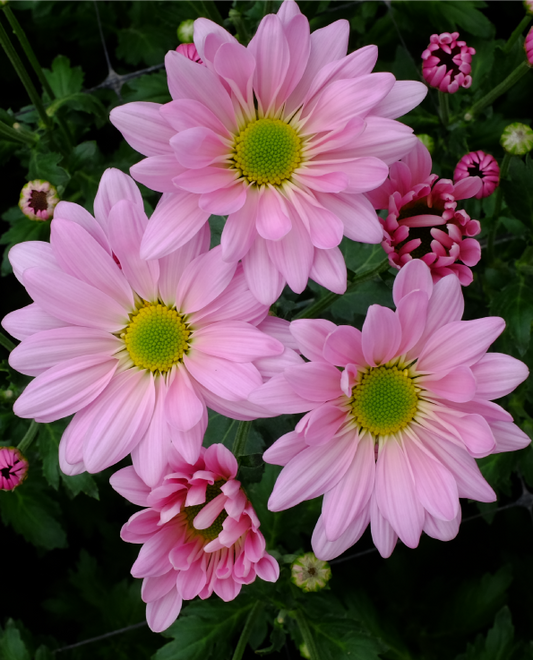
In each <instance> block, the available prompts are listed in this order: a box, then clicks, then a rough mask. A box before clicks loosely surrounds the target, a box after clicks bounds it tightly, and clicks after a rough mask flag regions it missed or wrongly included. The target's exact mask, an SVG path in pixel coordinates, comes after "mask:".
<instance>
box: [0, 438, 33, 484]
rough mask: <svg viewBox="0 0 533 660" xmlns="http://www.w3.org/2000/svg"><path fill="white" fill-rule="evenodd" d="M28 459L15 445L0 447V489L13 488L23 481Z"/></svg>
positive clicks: (26, 471)
mask: <svg viewBox="0 0 533 660" xmlns="http://www.w3.org/2000/svg"><path fill="white" fill-rule="evenodd" d="M27 473H28V461H27V460H26V459H25V458H24V456H23V455H22V454H21V453H20V451H19V450H18V449H17V448H16V447H0V490H13V489H14V488H16V487H17V486H20V484H21V483H22V482H23V481H24V479H25V478H26V476H27Z"/></svg>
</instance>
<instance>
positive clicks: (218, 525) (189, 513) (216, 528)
mask: <svg viewBox="0 0 533 660" xmlns="http://www.w3.org/2000/svg"><path fill="white" fill-rule="evenodd" d="M225 483H226V482H225V481H224V479H219V480H218V481H215V483H214V484H213V485H211V484H208V486H207V488H206V490H205V502H204V503H203V504H196V505H195V506H186V507H185V508H184V509H183V513H184V514H185V516H186V518H187V523H188V527H189V529H190V530H192V531H194V533H195V534H199V535H200V536H203V537H204V539H205V540H206V541H213V540H214V539H216V538H217V537H218V535H219V534H220V532H221V531H222V523H223V522H224V520H226V518H227V517H228V514H227V513H226V511H225V510H224V511H222V512H221V513H219V515H218V516H217V518H216V520H215V522H214V523H213V524H212V525H211V526H210V527H208V528H207V529H196V527H195V526H194V524H193V521H194V519H195V518H196V516H197V515H198V514H199V513H200V511H201V510H202V509H203V508H204V506H205V505H206V504H208V503H209V502H211V501H212V500H214V499H215V497H217V496H218V495H220V493H221V492H222V491H221V490H220V489H221V487H222V486H223V485H224V484H225Z"/></svg>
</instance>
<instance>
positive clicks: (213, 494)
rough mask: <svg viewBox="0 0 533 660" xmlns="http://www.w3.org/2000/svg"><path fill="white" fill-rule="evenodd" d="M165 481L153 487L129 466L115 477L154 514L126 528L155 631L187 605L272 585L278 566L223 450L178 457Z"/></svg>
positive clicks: (124, 535)
mask: <svg viewBox="0 0 533 660" xmlns="http://www.w3.org/2000/svg"><path fill="white" fill-rule="evenodd" d="M169 463H170V464H169V467H168V470H167V471H166V473H165V475H164V478H163V479H162V480H161V481H160V483H159V484H158V485H156V486H155V487H154V488H148V487H147V486H146V485H145V484H144V483H143V482H142V480H141V479H140V478H139V477H138V475H137V474H136V472H135V470H134V469H133V468H131V467H127V468H124V469H123V470H119V472H117V473H116V474H114V475H113V476H112V477H111V485H112V486H113V488H114V489H115V490H116V491H118V492H119V493H120V494H121V495H123V496H124V497H125V498H126V499H128V500H130V501H131V502H133V503H134V504H138V505H140V506H144V507H149V508H146V509H144V510H143V511H139V512H138V513H136V514H135V515H133V516H132V517H131V518H130V520H129V521H128V522H127V523H126V524H125V525H124V527H123V528H122V532H121V536H122V538H123V540H124V541H127V542H129V543H142V544H143V547H142V548H141V551H140V553H139V557H138V558H137V560H136V562H135V563H134V565H133V567H132V569H131V573H132V575H133V576H134V577H137V578H144V580H143V586H142V598H143V600H144V602H145V603H147V606H146V618H147V620H148V625H149V626H150V628H151V629H152V630H153V631H154V632H161V631H162V630H165V629H166V628H168V626H170V624H171V623H173V621H174V620H175V618H176V617H177V616H178V614H179V612H180V610H181V605H182V601H183V600H191V599H192V598H195V597H196V596H200V598H202V599H205V598H209V596H211V594H212V593H213V591H214V592H215V593H216V594H217V595H218V596H220V598H222V600H224V601H230V600H233V599H234V598H236V596H237V595H238V594H239V592H240V590H241V587H242V585H243V584H250V583H251V582H253V581H254V580H255V578H256V576H259V577H260V578H261V579H263V580H267V581H269V582H275V581H276V580H277V579H278V577H279V566H278V563H277V562H276V560H275V559H274V558H273V557H272V556H271V555H269V554H268V553H267V552H266V551H265V545H266V544H265V539H264V537H263V535H262V534H261V532H260V531H259V525H260V522H259V519H258V518H257V515H256V513H255V511H254V509H253V507H252V505H251V504H250V502H249V500H248V498H247V497H246V494H245V492H244V491H243V489H242V488H241V484H240V482H239V481H237V480H236V479H235V476H236V474H237V468H238V465H237V461H236V460H235V457H234V456H233V454H232V453H231V452H230V451H229V449H226V447H224V445H221V444H215V445H211V446H210V447H209V448H208V449H202V452H201V454H200V457H199V458H198V460H197V461H196V462H195V463H194V464H190V463H188V462H186V461H185V460H184V459H183V458H182V457H181V456H180V455H179V454H178V453H177V452H176V451H172V452H171V454H170V456H169Z"/></svg>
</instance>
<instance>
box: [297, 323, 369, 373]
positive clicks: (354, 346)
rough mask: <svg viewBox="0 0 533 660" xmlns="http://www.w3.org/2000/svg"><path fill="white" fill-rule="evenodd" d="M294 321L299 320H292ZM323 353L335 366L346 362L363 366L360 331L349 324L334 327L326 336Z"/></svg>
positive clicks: (342, 365) (364, 361)
mask: <svg viewBox="0 0 533 660" xmlns="http://www.w3.org/2000/svg"><path fill="white" fill-rule="evenodd" d="M294 323H299V321H293V324H294ZM323 355H324V358H325V359H326V360H327V361H328V362H330V363H331V364H334V365H335V366H337V367H344V366H346V365H347V364H355V365H359V366H365V365H366V360H365V357H364V355H363V349H362V335H361V331H360V330H357V329H356V328H353V327H352V326H351V325H341V326H339V327H338V328H335V329H334V330H333V331H332V332H331V333H330V334H329V336H328V337H327V338H326V341H325V343H324V349H323Z"/></svg>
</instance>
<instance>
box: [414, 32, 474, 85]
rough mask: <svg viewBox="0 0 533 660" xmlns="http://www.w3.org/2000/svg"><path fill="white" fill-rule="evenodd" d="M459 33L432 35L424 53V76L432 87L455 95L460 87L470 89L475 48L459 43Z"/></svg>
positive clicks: (464, 42) (462, 42)
mask: <svg viewBox="0 0 533 660" xmlns="http://www.w3.org/2000/svg"><path fill="white" fill-rule="evenodd" d="M458 38H459V32H452V33H451V34H450V32H443V33H442V34H432V35H431V37H430V39H429V45H428V47H427V48H426V50H425V51H424V52H423V53H422V60H423V64H422V75H423V76H424V79H425V80H426V82H427V83H428V85H429V86H430V87H436V88H437V89H439V90H440V91H441V92H447V93H448V94H454V93H455V92H456V91H457V90H458V89H459V87H465V88H467V87H470V85H471V84H472V76H471V75H470V71H471V70H472V67H471V65H470V63H471V62H472V55H475V53H476V51H475V49H474V48H471V47H470V46H467V45H466V41H458Z"/></svg>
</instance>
